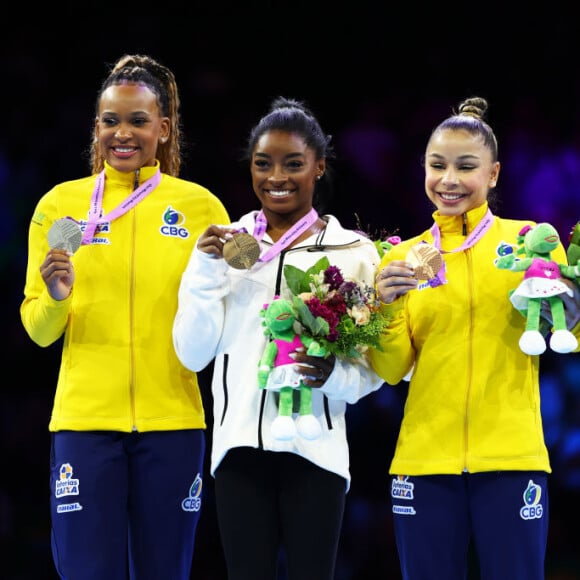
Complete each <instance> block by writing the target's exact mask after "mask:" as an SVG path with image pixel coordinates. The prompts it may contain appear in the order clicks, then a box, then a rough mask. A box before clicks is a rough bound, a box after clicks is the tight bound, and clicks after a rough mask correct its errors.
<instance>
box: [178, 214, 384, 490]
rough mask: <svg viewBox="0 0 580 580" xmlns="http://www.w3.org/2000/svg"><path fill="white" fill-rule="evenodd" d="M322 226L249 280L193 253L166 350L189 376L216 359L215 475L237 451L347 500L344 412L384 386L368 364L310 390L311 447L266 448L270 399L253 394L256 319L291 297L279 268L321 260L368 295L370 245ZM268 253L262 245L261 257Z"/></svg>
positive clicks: (258, 349) (258, 343)
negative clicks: (300, 471)
mask: <svg viewBox="0 0 580 580" xmlns="http://www.w3.org/2000/svg"><path fill="white" fill-rule="evenodd" d="M257 214H258V212H257V211H252V212H250V213H248V214H246V215H244V216H242V218H241V219H240V221H239V222H237V223H233V224H231V226H228V227H232V228H241V227H245V229H246V230H247V231H248V232H250V233H251V232H253V231H254V223H255V218H256V216H257ZM323 219H325V221H327V222H328V225H327V227H326V228H325V229H324V230H323V231H322V232H320V233H319V234H317V235H316V236H312V237H310V238H308V239H306V240H304V241H302V242H301V243H299V244H297V245H296V246H294V247H292V248H291V249H289V250H287V251H282V253H281V254H279V255H278V256H275V257H274V258H273V259H272V260H270V261H269V262H265V263H262V262H258V263H257V264H255V265H254V266H253V267H252V268H251V269H249V270H237V269H235V268H231V267H230V266H228V265H227V263H226V262H225V261H224V260H223V259H216V258H214V257H212V256H210V255H208V254H205V253H203V252H200V251H199V250H198V249H197V247H196V248H195V249H194V251H193V252H192V255H191V259H190V261H189V264H188V266H187V268H186V270H185V272H184V274H183V277H182V280H181V286H180V290H179V306H178V311H177V315H176V317H175V323H174V327H173V342H174V346H175V350H176V352H177V356H178V357H179V359H180V360H181V362H182V363H183V364H184V366H186V367H187V368H189V369H191V370H195V371H201V370H203V369H204V368H205V367H206V366H207V365H208V364H209V363H210V362H211V361H212V360H214V359H215V364H214V372H213V378H212V395H213V420H214V427H213V445H212V452H211V474H212V475H214V474H215V470H216V469H217V467H218V465H219V464H220V462H221V460H222V459H223V458H224V456H225V455H226V453H227V452H228V450H229V449H231V448H233V447H241V446H244V447H254V448H259V449H264V450H272V451H288V452H291V453H296V454H298V455H301V456H302V457H304V458H306V459H308V460H309V461H312V462H313V463H314V464H316V465H318V466H320V467H321V468H323V469H327V470H328V471H332V472H334V473H337V474H338V475H340V476H342V477H344V478H345V480H346V489H347V490H348V488H349V486H350V472H349V451H348V443H347V433H346V424H345V411H346V404H347V403H351V404H352V403H356V402H357V401H358V400H359V399H360V398H361V397H363V396H365V395H367V394H368V393H370V392H372V391H375V390H377V389H378V388H380V387H381V385H382V384H383V381H382V379H380V378H379V377H378V375H376V374H375V373H374V371H373V370H372V369H371V367H370V365H369V364H368V362H367V360H366V359H364V358H361V359H357V361H356V362H352V361H350V362H346V361H342V360H337V361H336V364H335V367H334V370H333V371H332V373H331V375H330V376H329V378H328V380H327V381H326V383H325V384H324V386H323V387H321V388H315V389H312V403H313V412H314V414H315V416H316V417H317V418H318V419H319V421H320V422H321V424H322V429H323V431H322V435H321V436H320V437H319V438H318V439H315V440H311V441H308V440H306V439H303V438H301V437H300V436H299V435H297V436H296V437H295V438H294V440H292V441H276V440H274V439H273V438H272V436H271V434H270V426H271V423H272V421H273V420H274V419H275V418H276V417H277V415H278V409H277V404H276V400H275V396H274V392H272V391H268V390H265V389H260V388H259V386H258V382H257V371H258V362H259V360H260V358H261V356H262V353H263V351H264V349H265V347H266V344H267V340H268V339H267V337H266V336H265V334H264V327H263V326H262V319H261V318H260V309H261V308H262V307H263V306H264V304H266V303H269V302H270V301H271V300H272V299H273V297H274V296H275V295H281V296H283V297H288V294H287V292H288V289H287V287H286V283H285V280H284V277H283V275H282V270H283V267H284V265H285V264H292V265H294V266H296V267H297V268H300V269H301V270H306V269H307V268H309V267H310V266H312V265H313V264H314V263H315V262H316V261H318V260H319V259H320V258H322V257H323V256H325V255H326V256H327V257H328V259H329V262H330V264H331V265H335V266H338V267H339V268H340V269H341V271H342V273H343V276H344V277H345V278H349V279H354V280H357V281H359V282H366V283H367V284H369V285H371V286H374V279H375V271H376V267H377V265H378V263H379V261H380V258H379V255H378V252H377V250H376V248H375V246H374V244H373V242H372V241H371V240H370V239H368V238H367V237H365V236H364V235H363V234H361V233H359V232H355V231H352V230H347V229H344V228H343V227H342V226H341V225H340V223H339V222H338V220H337V219H336V218H335V217H333V216H330V215H327V216H324V218H323ZM272 244H273V242H272V240H271V239H270V237H269V236H268V235H267V234H266V235H264V238H263V240H262V241H261V242H260V246H261V248H262V251H263V250H264V249H265V248H268V247H270V246H272Z"/></svg>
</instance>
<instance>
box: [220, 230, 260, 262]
mask: <svg viewBox="0 0 580 580" xmlns="http://www.w3.org/2000/svg"><path fill="white" fill-rule="evenodd" d="M223 254H224V260H225V261H226V262H227V263H228V264H229V265H230V266H231V267H232V268H236V269H238V270H249V269H250V268H251V267H252V266H253V265H254V264H255V263H256V262H257V261H258V258H259V257H260V245H259V244H258V242H257V240H256V239H255V238H254V236H252V235H250V234H246V233H238V234H234V235H233V237H232V238H231V239H229V240H228V241H227V242H226V243H225V244H224V248H223Z"/></svg>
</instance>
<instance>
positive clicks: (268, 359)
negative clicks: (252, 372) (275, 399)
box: [258, 342, 278, 389]
mask: <svg viewBox="0 0 580 580" xmlns="http://www.w3.org/2000/svg"><path fill="white" fill-rule="evenodd" d="M277 352H278V347H277V346H276V343H274V342H269V343H268V345H267V346H266V348H265V349H264V353H263V354H262V358H261V359H260V362H259V363H258V386H259V387H260V388H261V389H263V388H264V387H265V386H266V384H267V383H268V377H269V376H270V373H271V372H272V369H273V368H274V360H275V358H276V353H277Z"/></svg>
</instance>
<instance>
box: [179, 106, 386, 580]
mask: <svg viewBox="0 0 580 580" xmlns="http://www.w3.org/2000/svg"><path fill="white" fill-rule="evenodd" d="M331 156H332V147H331V144H330V136H327V135H325V134H324V132H323V131H322V129H321V128H320V125H319V123H318V121H317V120H316V118H315V117H314V116H313V115H312V113H311V112H310V111H309V110H308V109H307V108H306V107H305V106H304V104H303V103H301V102H299V101H296V100H292V99H286V98H277V99H275V100H274V101H273V103H272V106H271V108H270V111H269V112H268V113H267V114H266V115H265V116H264V117H263V118H262V119H261V120H260V121H259V122H258V124H257V125H256V126H255V127H254V129H253V130H252V131H251V133H250V136H249V139H248V144H247V157H248V159H249V162H250V170H251V175H252V184H253V189H254V192H255V194H256V196H257V198H258V200H259V202H260V204H261V210H259V211H251V212H249V213H248V214H246V215H244V216H242V217H241V218H240V220H239V221H238V222H236V223H233V224H231V225H229V226H219V225H213V226H211V227H209V228H208V229H207V230H206V231H205V233H204V234H202V235H201V236H200V238H199V240H198V242H197V244H196V247H195V249H194V251H193V253H192V256H191V259H190V262H189V265H188V267H187V269H186V271H185V273H184V275H183V278H182V282H181V287H180V290H179V307H178V312H177V315H176V318H175V324H174V330H173V338H174V345H175V349H176V352H177V355H178V357H179V359H180V360H181V361H182V363H183V364H184V365H185V366H186V367H188V368H189V369H192V370H196V371H201V370H202V369H204V368H205V367H206V366H207V365H208V364H209V363H210V362H211V361H214V370H213V378H212V395H213V423H214V426H213V436H212V439H213V445H212V453H211V473H212V475H213V476H214V478H215V494H216V504H217V506H216V507H217V516H218V522H219V528H220V534H221V540H222V544H223V548H224V553H225V559H226V564H227V569H228V578H229V580H246V579H248V580H250V579H251V580H272V579H274V578H275V577H276V570H277V562H278V554H279V550H280V548H282V549H283V550H284V559H285V561H286V563H287V568H288V578H289V579H290V580H299V579H300V580H303V579H304V578H316V579H317V580H332V579H333V578H334V568H335V561H336V555H337V549H338V541H339V537H340V530H341V526H342V519H343V513H344V502H345V495H346V492H347V491H348V488H349V484H350V473H349V452H348V443H347V434H346V425H345V411H346V405H347V403H351V404H352V403H355V402H356V401H358V400H359V399H360V398H361V397H362V396H364V395H366V394H368V393H370V392H372V391H375V390H377V389H378V388H379V387H380V386H381V385H382V384H383V382H382V380H381V379H380V378H379V377H378V376H377V375H376V374H375V373H374V372H373V371H372V370H371V368H370V366H369V365H368V363H367V361H366V358H365V357H361V358H360V359H354V360H346V359H339V358H335V357H334V356H329V357H327V358H320V357H311V356H307V355H306V354H305V353H303V352H299V353H297V354H295V355H294V360H295V362H296V363H297V364H296V365H295V366H296V370H297V371H298V372H299V373H300V374H301V375H302V380H303V382H304V383H305V384H307V385H308V386H310V387H313V389H312V407H313V413H314V415H315V416H316V417H317V419H318V420H319V421H320V423H321V426H322V433H321V435H320V436H319V437H318V438H316V439H314V440H308V439H305V438H302V437H300V436H299V435H298V436H296V437H294V438H293V439H292V440H285V441H280V440H277V439H275V438H274V437H273V436H272V434H271V431H270V428H271V423H272V421H273V420H274V419H275V418H276V417H277V415H278V406H277V396H276V393H275V392H273V391H271V390H266V389H260V388H259V386H258V366H259V362H260V358H261V356H262V353H263V352H264V349H265V347H266V344H267V342H268V338H267V336H266V335H265V334H264V327H263V325H262V319H261V317H260V310H261V309H262V307H263V306H264V305H265V304H267V303H270V302H271V301H272V299H273V298H274V297H275V296H282V297H288V288H287V286H286V281H285V279H284V277H283V275H282V274H283V268H284V266H285V265H287V264H291V265H293V266H296V267H297V268H300V269H301V270H306V269H308V268H309V267H311V266H312V265H314V264H315V262H317V261H318V260H319V259H320V258H322V257H323V256H327V257H328V259H329V262H330V264H332V265H334V266H337V267H338V268H340V270H341V271H342V273H343V275H344V277H345V278H348V279H351V280H355V281H358V282H360V283H366V284H368V285H370V286H373V285H374V276H375V271H376V267H377V265H378V262H379V255H378V252H377V250H376V248H375V246H374V243H373V242H372V241H371V240H369V239H368V238H367V237H365V236H364V235H362V234H361V233H359V232H355V231H352V230H347V229H344V228H343V227H342V226H341V225H340V223H339V221H338V220H337V219H336V218H335V217H333V216H332V215H319V214H318V212H317V210H316V209H314V205H315V201H314V200H315V197H316V196H317V195H318V194H319V192H318V188H319V187H320V186H321V185H323V184H324V181H325V180H326V179H328V175H327V173H328V171H329V169H330V168H329V167H328V166H327V160H328V159H329V158H330V157H331ZM315 190H316V191H315ZM240 231H244V232H247V233H249V234H251V235H252V236H253V238H255V239H256V241H257V242H258V244H259V246H258V247H257V248H256V251H257V252H258V253H256V255H255V256H254V258H256V257H257V256H258V254H259V258H258V260H257V262H256V263H255V264H253V265H250V263H249V262H248V263H245V264H244V260H246V259H247V260H249V258H248V257H242V258H240V257H239V256H238V257H237V258H236V257H233V258H232V260H233V261H232V260H230V263H232V264H234V266H235V267H232V266H230V265H228V262H227V261H226V260H225V259H224V252H223V248H224V243H228V242H230V248H231V247H232V246H231V243H234V245H235V241H234V242H231V241H230V240H232V235H233V234H234V233H239V232H240ZM246 241H247V239H246ZM250 241H252V240H250ZM227 249H228V247H227V246H226V250H227ZM251 253H252V250H250V254H251ZM228 254H229V252H227V251H226V258H228ZM236 259H237V260H238V262H237V263H236ZM240 260H241V262H242V263H241V264H240ZM244 266H245V267H244Z"/></svg>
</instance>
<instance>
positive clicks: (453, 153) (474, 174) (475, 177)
mask: <svg viewBox="0 0 580 580" xmlns="http://www.w3.org/2000/svg"><path fill="white" fill-rule="evenodd" d="M499 168H500V164H499V161H495V162H494V161H492V154H491V151H490V150H489V148H488V147H486V146H485V144H484V143H483V140H482V139H481V137H479V136H477V135H472V134H471V133H469V132H468V131H465V130H463V129H461V130H451V129H443V130H441V131H438V132H436V133H435V134H433V136H432V137H431V139H430V140H429V143H428V145H427V150H426V152H425V192H426V193H427V197H428V198H429V199H430V200H431V201H432V202H433V204H434V205H435V207H436V208H437V209H438V210H439V212H440V213H441V215H446V216H455V215H462V214H464V213H465V212H468V211H470V210H472V209H474V208H476V207H479V206H480V205H482V204H483V203H485V201H486V200H487V196H488V193H489V190H490V188H492V187H495V184H496V182H497V178H498V175H499Z"/></svg>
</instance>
